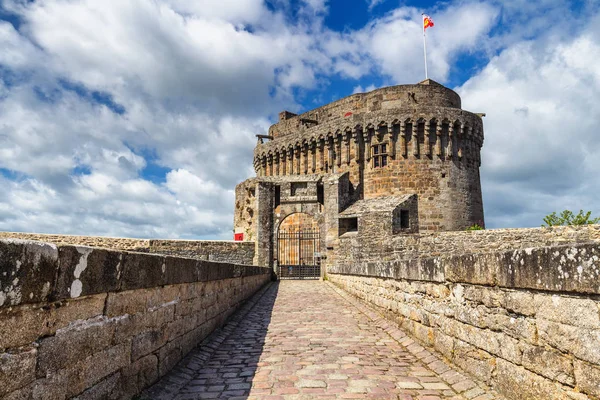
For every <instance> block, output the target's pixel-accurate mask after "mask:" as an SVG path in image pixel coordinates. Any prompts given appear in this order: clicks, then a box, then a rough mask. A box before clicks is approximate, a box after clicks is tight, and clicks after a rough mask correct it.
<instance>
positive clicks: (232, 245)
mask: <svg viewBox="0 0 600 400" xmlns="http://www.w3.org/2000/svg"><path fill="white" fill-rule="evenodd" d="M254 247H255V246H254V242H249V241H245V242H233V241H226V240H160V239H152V240H150V253H156V254H167V255H173V256H177V257H189V258H196V259H199V260H209V261H219V262H230V263H234V264H244V265H253V259H254Z"/></svg>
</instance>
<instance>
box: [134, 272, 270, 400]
mask: <svg viewBox="0 0 600 400" xmlns="http://www.w3.org/2000/svg"><path fill="white" fill-rule="evenodd" d="M278 291H279V283H278V282H273V283H271V284H270V285H269V286H268V287H267V288H266V290H261V292H259V293H257V295H255V297H254V298H252V299H251V300H250V302H249V303H251V304H247V305H246V306H245V307H243V308H242V309H241V310H239V311H238V312H237V313H236V314H234V315H233V316H232V317H231V318H230V320H229V321H228V323H227V324H226V325H225V326H224V327H223V329H221V330H219V331H217V332H215V334H213V335H211V338H209V340H206V341H205V342H204V343H203V344H202V345H200V346H199V347H198V348H197V349H195V350H193V351H192V352H191V353H190V354H189V355H188V356H187V357H186V358H185V359H184V360H183V361H182V362H181V363H180V364H179V365H177V367H176V368H174V370H173V371H172V372H171V373H169V374H168V375H167V376H165V377H164V378H163V379H162V380H161V381H160V382H158V383H157V384H156V385H154V386H153V387H151V388H150V389H148V390H147V391H146V392H145V393H143V394H142V396H141V397H140V398H141V399H161V400H171V399H175V400H192V399H194V400H195V399H247V398H248V395H249V393H250V389H251V388H252V385H253V380H254V378H255V375H256V373H257V369H258V367H259V359H260V356H261V354H262V353H263V347H264V345H265V338H266V336H267V331H268V327H269V324H270V322H271V315H272V311H273V306H274V304H275V299H276V298H277V293H278ZM252 303H253V304H252Z"/></svg>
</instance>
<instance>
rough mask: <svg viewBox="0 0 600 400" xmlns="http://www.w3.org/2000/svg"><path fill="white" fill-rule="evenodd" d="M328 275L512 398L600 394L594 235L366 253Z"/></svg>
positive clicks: (599, 282) (599, 253)
mask: <svg viewBox="0 0 600 400" xmlns="http://www.w3.org/2000/svg"><path fill="white" fill-rule="evenodd" d="M373 260H374V259H373ZM328 279H330V280H331V282H333V283H334V284H335V285H337V286H339V287H341V288H343V289H345V290H346V291H348V292H350V293H352V294H354V295H356V296H358V297H359V298H361V299H363V300H366V301H367V302H369V303H371V304H373V305H375V306H376V307H377V308H378V309H379V310H380V311H381V312H382V313H384V314H386V315H387V316H388V317H389V318H391V319H393V320H394V321H396V322H397V323H398V325H400V326H401V327H402V328H404V329H405V330H407V331H408V332H409V333H411V334H412V335H413V336H415V337H416V338H417V339H419V340H420V341H422V342H423V343H425V344H427V345H429V346H432V347H434V348H435V349H436V350H438V351H440V352H441V353H442V354H444V356H445V357H447V358H448V359H449V360H451V361H452V362H453V363H454V364H456V365H457V366H459V367H461V368H463V369H464V370H466V371H467V372H470V373H472V374H473V375H475V376H476V377H478V378H480V379H482V380H483V381H485V382H486V383H487V384H489V385H490V386H492V387H494V388H495V389H497V390H498V391H500V392H501V393H503V394H504V395H506V397H507V398H509V399H576V400H579V399H600V243H597V242H589V243H580V244H575V245H553V246H548V247H537V248H527V249H519V250H514V251H506V250H498V251H495V252H491V253H480V254H455V255H452V256H446V257H444V256H440V257H433V258H425V257H421V258H415V259H408V260H395V261H381V259H379V261H366V260H363V261H362V262H357V263H354V264H351V263H347V264H338V265H334V266H330V267H329V269H328Z"/></svg>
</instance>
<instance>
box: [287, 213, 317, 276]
mask: <svg viewBox="0 0 600 400" xmlns="http://www.w3.org/2000/svg"><path fill="white" fill-rule="evenodd" d="M319 233H320V232H319V225H318V223H317V221H316V220H315V219H314V218H313V217H311V216H310V215H308V214H306V213H301V212H299V213H294V214H290V215H288V216H287V217H286V218H285V219H284V220H283V221H281V224H279V229H278V232H277V260H278V267H277V275H278V276H279V278H280V279H318V278H319V277H320V276H321V260H320V254H319V238H320V234H319Z"/></svg>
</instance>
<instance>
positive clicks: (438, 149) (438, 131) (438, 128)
mask: <svg viewBox="0 0 600 400" xmlns="http://www.w3.org/2000/svg"><path fill="white" fill-rule="evenodd" d="M435 154H436V155H437V156H438V157H440V158H441V157H442V123H441V122H438V123H437V124H435Z"/></svg>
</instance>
